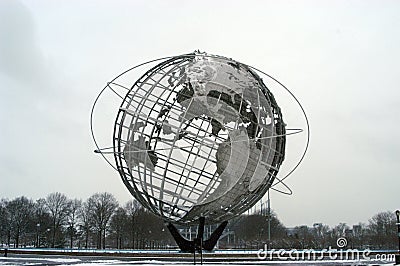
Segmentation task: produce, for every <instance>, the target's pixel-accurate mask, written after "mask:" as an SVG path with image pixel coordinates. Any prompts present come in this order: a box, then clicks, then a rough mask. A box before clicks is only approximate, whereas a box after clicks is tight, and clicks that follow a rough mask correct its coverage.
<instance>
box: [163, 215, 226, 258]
mask: <svg viewBox="0 0 400 266" xmlns="http://www.w3.org/2000/svg"><path fill="white" fill-rule="evenodd" d="M204 224H205V218H204V217H200V219H199V227H198V230H197V235H196V238H195V239H194V240H188V239H186V238H184V237H183V236H182V235H181V234H180V233H179V231H178V229H176V227H175V226H174V225H173V224H172V223H169V224H168V225H167V228H168V230H169V231H170V233H171V235H172V236H173V237H174V239H175V242H176V244H177V245H178V247H179V248H180V249H181V251H182V252H190V253H193V262H194V264H196V252H198V253H199V254H200V263H201V264H203V250H207V251H211V250H213V249H214V247H215V245H216V244H217V242H218V239H219V238H220V237H221V235H222V233H223V232H224V229H225V227H226V225H227V224H228V222H227V221H225V222H223V223H221V224H220V225H219V226H218V228H217V229H215V231H214V232H213V233H212V234H211V236H210V238H209V239H207V240H204V239H203V234H204Z"/></svg>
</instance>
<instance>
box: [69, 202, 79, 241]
mask: <svg viewBox="0 0 400 266" xmlns="http://www.w3.org/2000/svg"><path fill="white" fill-rule="evenodd" d="M68 205H69V210H68V214H67V225H68V234H69V247H70V248H72V246H73V243H74V237H75V236H76V233H77V230H76V224H77V218H78V212H79V209H80V208H81V207H82V201H81V200H78V199H74V200H71V201H70V202H69V204H68Z"/></svg>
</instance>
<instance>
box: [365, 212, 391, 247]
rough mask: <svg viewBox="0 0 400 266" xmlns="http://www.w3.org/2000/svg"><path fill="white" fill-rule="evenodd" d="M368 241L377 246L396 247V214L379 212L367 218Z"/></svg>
mask: <svg viewBox="0 0 400 266" xmlns="http://www.w3.org/2000/svg"><path fill="white" fill-rule="evenodd" d="M368 232H369V237H370V242H371V244H372V245H373V246H375V247H377V248H395V247H396V216H395V215H394V213H393V212H390V211H387V212H381V213H378V214H376V215H375V216H374V217H372V218H371V219H370V220H369V225H368Z"/></svg>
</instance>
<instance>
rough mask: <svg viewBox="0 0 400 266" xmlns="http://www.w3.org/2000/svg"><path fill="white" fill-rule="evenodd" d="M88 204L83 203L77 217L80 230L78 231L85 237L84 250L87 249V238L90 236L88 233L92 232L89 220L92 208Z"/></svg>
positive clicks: (86, 202)
mask: <svg viewBox="0 0 400 266" xmlns="http://www.w3.org/2000/svg"><path fill="white" fill-rule="evenodd" d="M89 204H90V202H88V201H85V202H84V203H83V204H82V206H81V208H80V209H79V211H78V217H79V220H80V223H79V228H80V231H81V232H82V233H83V235H84V236H85V248H88V245H89V236H90V232H91V230H92V223H91V220H90V215H91V209H92V208H91V206H90V205H89Z"/></svg>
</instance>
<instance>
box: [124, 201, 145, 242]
mask: <svg viewBox="0 0 400 266" xmlns="http://www.w3.org/2000/svg"><path fill="white" fill-rule="evenodd" d="M142 208H143V207H142V205H140V203H139V202H138V201H137V200H135V199H133V200H130V201H128V202H127V203H126V204H125V210H126V215H127V231H128V232H127V233H128V235H129V239H130V243H131V248H132V249H134V248H135V233H136V232H135V231H136V229H135V228H136V221H135V220H136V217H137V216H138V213H139V211H140V210H141V209H142Z"/></svg>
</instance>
